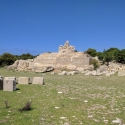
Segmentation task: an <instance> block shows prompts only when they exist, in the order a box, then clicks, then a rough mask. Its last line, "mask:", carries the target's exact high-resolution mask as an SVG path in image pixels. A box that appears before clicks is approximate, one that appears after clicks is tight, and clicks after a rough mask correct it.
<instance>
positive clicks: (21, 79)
mask: <svg viewBox="0 0 125 125" xmlns="http://www.w3.org/2000/svg"><path fill="white" fill-rule="evenodd" d="M29 83H30V78H29V77H19V78H18V84H29Z"/></svg>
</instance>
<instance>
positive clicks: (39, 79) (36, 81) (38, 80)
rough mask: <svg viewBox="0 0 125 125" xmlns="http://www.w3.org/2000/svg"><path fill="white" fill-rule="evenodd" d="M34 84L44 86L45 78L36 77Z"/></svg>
mask: <svg viewBox="0 0 125 125" xmlns="http://www.w3.org/2000/svg"><path fill="white" fill-rule="evenodd" d="M33 84H40V85H44V78H43V77H34V78H33Z"/></svg>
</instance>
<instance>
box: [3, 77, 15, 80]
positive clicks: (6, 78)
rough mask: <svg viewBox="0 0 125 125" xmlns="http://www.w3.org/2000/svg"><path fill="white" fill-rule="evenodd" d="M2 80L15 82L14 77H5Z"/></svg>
mask: <svg viewBox="0 0 125 125" xmlns="http://www.w3.org/2000/svg"><path fill="white" fill-rule="evenodd" d="M4 80H15V81H16V77H5V78H4Z"/></svg>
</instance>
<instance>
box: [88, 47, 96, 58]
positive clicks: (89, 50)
mask: <svg viewBox="0 0 125 125" xmlns="http://www.w3.org/2000/svg"><path fill="white" fill-rule="evenodd" d="M86 53H88V54H89V55H90V56H92V57H95V56H96V55H97V53H96V50H95V49H92V48H89V49H88V50H87V51H86Z"/></svg>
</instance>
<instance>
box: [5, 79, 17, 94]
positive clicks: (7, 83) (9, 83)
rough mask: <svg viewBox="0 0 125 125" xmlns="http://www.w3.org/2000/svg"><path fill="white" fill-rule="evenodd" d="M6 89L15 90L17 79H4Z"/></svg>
mask: <svg viewBox="0 0 125 125" xmlns="http://www.w3.org/2000/svg"><path fill="white" fill-rule="evenodd" d="M3 90H4V91H11V92H12V91H15V90H16V81H15V80H4V83H3Z"/></svg>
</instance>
